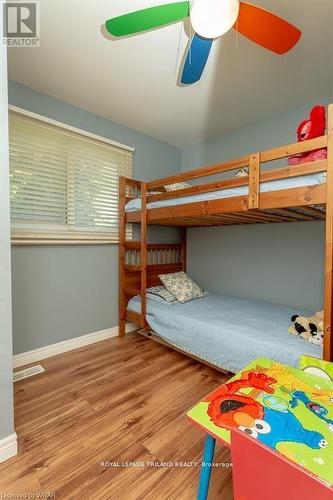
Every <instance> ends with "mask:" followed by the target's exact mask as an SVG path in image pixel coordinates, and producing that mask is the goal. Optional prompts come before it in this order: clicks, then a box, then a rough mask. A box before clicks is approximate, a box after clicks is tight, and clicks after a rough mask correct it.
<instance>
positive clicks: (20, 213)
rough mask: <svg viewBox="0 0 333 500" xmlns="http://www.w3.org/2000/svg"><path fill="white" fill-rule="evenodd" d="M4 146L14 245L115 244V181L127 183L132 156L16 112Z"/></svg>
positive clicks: (13, 114)
mask: <svg viewBox="0 0 333 500" xmlns="http://www.w3.org/2000/svg"><path fill="white" fill-rule="evenodd" d="M9 143H10V147H9V155H10V194H11V222H12V239H13V241H14V242H20V241H26V240H38V241H40V240H50V241H53V240H54V241H59V242H61V241H64V240H67V241H76V240H80V241H82V240H86V241H87V242H96V241H98V242H116V241H118V180H119V176H120V175H123V176H126V177H132V170H133V152H132V151H128V150H126V149H122V148H120V147H117V146H114V145H110V144H108V143H104V142H102V141H99V140H96V139H94V138H91V137H88V136H85V135H83V134H82V135H81V134H79V133H76V132H72V131H70V130H67V129H66V128H61V127H59V126H55V125H53V124H48V123H46V122H43V121H40V120H38V119H35V118H31V117H29V116H24V115H22V114H19V113H16V112H10V115H9ZM128 232H129V234H128V235H127V236H128V237H130V228H129V229H128Z"/></svg>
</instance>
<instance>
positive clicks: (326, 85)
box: [9, 0, 333, 146]
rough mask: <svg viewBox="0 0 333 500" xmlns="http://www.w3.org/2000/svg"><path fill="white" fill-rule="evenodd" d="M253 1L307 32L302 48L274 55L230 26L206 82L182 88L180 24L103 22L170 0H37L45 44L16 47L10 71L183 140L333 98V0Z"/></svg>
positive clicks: (118, 118) (125, 121)
mask: <svg viewBox="0 0 333 500" xmlns="http://www.w3.org/2000/svg"><path fill="white" fill-rule="evenodd" d="M252 2H253V3H256V4H257V5H260V6H262V7H265V8H267V9H269V10H272V11H274V12H276V13H278V14H280V15H281V16H283V17H285V18H286V19H288V20H289V21H291V22H293V23H294V24H296V25H297V26H298V27H300V28H301V29H302V31H303V36H302V39H301V41H300V43H299V44H298V45H297V46H296V48H295V49H294V50H293V51H292V52H291V53H289V54H287V55H285V56H276V55H274V54H271V53H270V52H268V51H265V50H264V49H262V48H260V47H258V46H257V45H255V44H253V43H252V42H250V41H248V40H247V39H245V38H243V37H242V36H241V35H240V36H239V37H238V39H237V36H236V34H235V32H233V30H232V31H231V32H229V33H227V34H226V35H224V36H223V37H222V39H220V40H219V41H217V42H215V44H214V47H213V50H212V54H211V57H210V60H209V62H208V65H207V67H206V71H205V74H204V76H203V78H202V80H201V81H200V82H199V83H198V84H196V85H193V86H192V87H180V86H177V69H178V67H179V63H180V61H181V58H182V53H183V51H184V48H185V47H186V44H187V41H188V38H187V35H186V33H185V29H187V27H186V26H184V25H183V23H179V24H175V25H172V26H167V27H164V28H161V29H158V30H154V31H151V32H147V33H144V34H141V35H137V36H132V37H130V38H127V39H118V40H111V39H108V38H107V37H106V36H105V35H103V34H102V28H101V27H102V25H103V23H104V22H105V20H106V19H109V18H110V17H113V16H116V15H119V14H122V13H125V12H129V11H131V10H137V9H140V8H145V7H149V6H152V5H158V4H160V3H167V0H135V1H130V0H108V1H107V0H40V4H41V46H40V48H38V49H37V48H34V49H31V48H30V49H29V48H15V49H14V48H12V49H9V74H10V78H11V79H13V80H16V81H18V82H20V83H22V84H25V85H28V86H29V87H32V88H33V89H35V90H38V91H40V92H43V93H45V94H49V95H51V96H54V97H57V98H59V99H61V100H63V101H66V102H69V103H71V104H74V105H76V106H79V107H81V108H83V109H86V110H88V111H91V112H93V113H96V114H97V115H101V116H103V117H106V118H109V119H110V120H113V121H114V122H117V123H120V124H122V125H125V126H128V127H130V128H133V129H136V130H138V131H140V132H143V133H146V134H148V135H150V136H152V137H156V138H158V139H160V140H162V141H165V142H168V143H170V144H174V145H177V146H184V145H186V144H189V143H192V142H195V141H198V140H204V139H207V138H210V137H216V136H219V135H221V134H223V133H226V132H230V131H231V130H235V129H237V128H240V127H242V126H246V125H248V124H250V123H253V122H255V121H259V120H261V119H265V118H267V117H269V116H272V115H274V114H276V113H280V112H283V111H284V110H286V109H288V108H290V107H296V106H298V105H302V104H305V103H307V102H309V101H313V100H316V99H320V98H322V97H324V96H329V95H331V96H332V97H333V84H332V81H333V1H332V0H252Z"/></svg>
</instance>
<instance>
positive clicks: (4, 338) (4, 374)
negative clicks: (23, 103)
mask: <svg viewBox="0 0 333 500" xmlns="http://www.w3.org/2000/svg"><path fill="white" fill-rule="evenodd" d="M1 24H2V23H1ZM1 39H2V26H0V40H1ZM7 103H8V99H7V60H6V48H5V46H4V45H3V44H0V130H1V137H0V342H1V347H0V394H1V410H0V411H1V418H0V439H2V438H5V437H7V436H10V435H11V434H12V433H13V432H14V416H13V363H12V316H11V280H10V226H9V189H8V188H9V175H8V116H7Z"/></svg>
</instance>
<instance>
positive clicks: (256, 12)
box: [234, 2, 302, 54]
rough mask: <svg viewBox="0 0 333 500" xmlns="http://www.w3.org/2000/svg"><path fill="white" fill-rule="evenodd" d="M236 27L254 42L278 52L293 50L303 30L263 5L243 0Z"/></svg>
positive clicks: (283, 52)
mask: <svg viewBox="0 0 333 500" xmlns="http://www.w3.org/2000/svg"><path fill="white" fill-rule="evenodd" d="M234 28H235V29H236V30H237V31H239V33H241V34H242V35H244V36H246V37H247V38H249V39H250V40H252V42H255V43H257V44H258V45H261V46H262V47H264V48H265V49H268V50H271V51H272V52H275V53H276V54H285V53H286V52H288V51H289V50H291V49H292V48H293V47H294V46H295V45H296V43H297V42H298V40H299V39H300V37H301V34H302V32H301V31H300V30H299V29H298V28H296V27H295V26H293V25H292V24H290V23H288V21H285V19H282V18H281V17H279V16H277V15H276V14H273V13H272V12H269V11H268V10H264V9H262V8H261V7H257V6H255V5H251V4H249V3H245V2H241V3H240V10H239V16H238V19H237V21H236V24H235V25H234Z"/></svg>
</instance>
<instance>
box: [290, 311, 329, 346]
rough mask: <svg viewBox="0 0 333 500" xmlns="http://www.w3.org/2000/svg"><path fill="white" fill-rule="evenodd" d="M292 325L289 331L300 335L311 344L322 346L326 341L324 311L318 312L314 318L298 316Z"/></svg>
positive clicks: (293, 319)
mask: <svg viewBox="0 0 333 500" xmlns="http://www.w3.org/2000/svg"><path fill="white" fill-rule="evenodd" d="M291 321H292V325H291V326H290V327H289V329H288V331H289V333H291V334H292V335H298V336H299V337H301V338H302V339H304V340H307V341H308V342H311V344H316V345H322V343H323V340H324V311H318V312H316V313H315V314H314V315H313V316H308V317H307V316H298V315H297V314H295V315H294V316H292V318H291Z"/></svg>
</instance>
